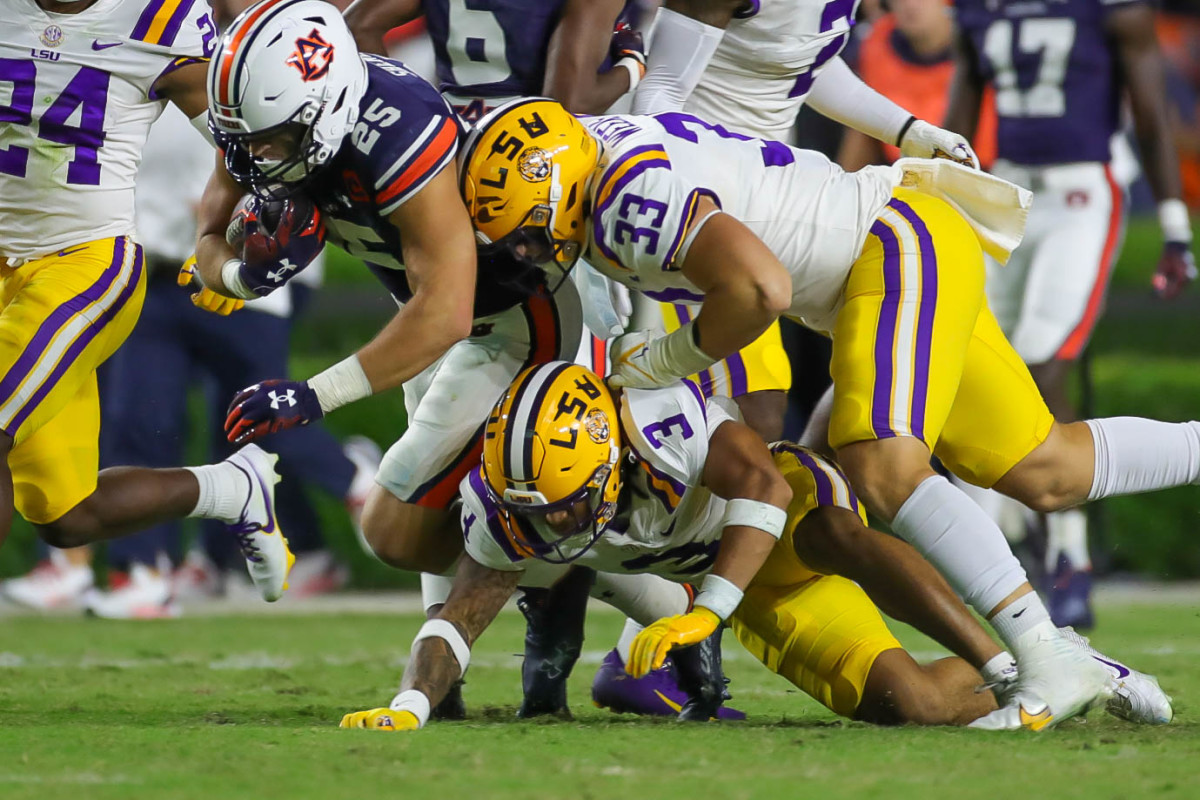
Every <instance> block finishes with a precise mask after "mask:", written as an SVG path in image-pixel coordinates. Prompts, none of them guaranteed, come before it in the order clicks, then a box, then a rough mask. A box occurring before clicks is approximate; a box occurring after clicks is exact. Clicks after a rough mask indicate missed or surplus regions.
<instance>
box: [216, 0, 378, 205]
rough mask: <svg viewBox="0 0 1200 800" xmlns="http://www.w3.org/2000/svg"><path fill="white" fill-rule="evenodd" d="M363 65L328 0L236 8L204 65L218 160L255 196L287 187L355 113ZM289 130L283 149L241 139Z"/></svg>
mask: <svg viewBox="0 0 1200 800" xmlns="http://www.w3.org/2000/svg"><path fill="white" fill-rule="evenodd" d="M366 85H367V69H366V66H365V65H364V64H363V61H362V59H361V58H360V57H359V54H358V47H357V46H356V45H355V43H354V37H353V36H352V35H351V34H350V30H349V28H347V27H346V23H345V22H344V21H343V20H342V15H341V13H340V12H339V11H338V10H337V8H336V7H335V6H332V5H330V4H329V3H326V2H322V0H262V2H260V3H256V4H255V5H252V6H250V7H249V8H247V9H246V10H245V11H243V12H242V13H241V14H239V15H238V16H237V18H236V19H235V20H234V21H233V24H231V25H230V26H229V28H228V30H226V31H225V32H224V33H223V34H222V35H221V39H220V41H219V42H218V43H217V48H216V53H215V54H214V56H213V59H212V61H211V62H210V63H209V65H208V124H209V128H210V130H211V131H212V133H213V137H214V138H215V139H216V141H217V144H218V146H220V147H221V149H222V150H224V151H225V165H226V167H227V168H228V169H229V173H230V174H231V175H232V176H233V177H234V178H235V179H236V180H238V181H239V182H242V183H244V184H248V185H249V186H251V187H252V188H253V190H254V192H255V193H256V194H259V195H260V196H263V197H267V198H272V199H279V198H283V197H287V196H289V195H291V194H294V193H295V192H296V191H297V190H299V188H300V187H301V186H302V185H303V184H304V182H305V181H307V179H308V178H309V177H310V176H311V175H312V174H313V173H314V172H315V171H316V170H317V169H319V168H320V167H322V166H324V165H325V164H327V163H328V162H329V161H330V160H331V159H332V158H333V156H334V155H335V154H336V153H337V151H338V149H339V148H340V147H341V146H342V140H343V139H345V137H346V135H347V134H349V133H350V131H351V130H352V129H353V127H354V124H355V123H356V122H357V121H358V112H359V103H360V101H361V100H362V96H363V93H364V92H365V91H366ZM290 131H295V132H296V134H297V137H296V138H297V142H296V146H295V148H294V150H293V152H292V153H291V154H290V155H289V156H287V157H285V158H278V159H276V158H260V157H255V156H254V155H253V154H252V153H251V152H250V149H249V147H248V143H249V142H250V141H251V140H255V139H259V138H264V137H270V136H272V135H274V134H280V133H286V132H290Z"/></svg>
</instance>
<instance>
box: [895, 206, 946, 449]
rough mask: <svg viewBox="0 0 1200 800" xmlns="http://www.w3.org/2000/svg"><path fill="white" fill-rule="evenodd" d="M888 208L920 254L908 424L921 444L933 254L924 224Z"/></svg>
mask: <svg viewBox="0 0 1200 800" xmlns="http://www.w3.org/2000/svg"><path fill="white" fill-rule="evenodd" d="M889 205H890V206H891V207H892V208H893V209H895V210H896V211H897V212H899V214H900V216H902V217H904V219H905V220H906V221H907V222H908V224H909V225H912V227H913V230H914V231H915V232H916V234H917V242H918V244H919V246H920V250H921V301H920V306H919V307H918V311H917V337H916V345H915V346H916V354H915V359H914V360H915V364H916V366H915V370H914V372H913V398H912V413H911V419H910V422H909V424H910V425H911V427H912V433H913V436H916V437H917V438H918V439H921V440H922V441H924V440H925V404H926V400H927V398H928V395H929V359H930V356H931V354H932V350H933V317H934V312H935V311H936V309H937V290H938V273H937V252H936V251H935V250H934V247H933V237H932V236H930V235H929V228H928V227H926V225H925V220H923V219H921V217H920V216H919V215H918V214H917V212H915V211H913V209H912V206H910V205H909V204H908V203H905V202H903V201H901V200H892V201H891V203H889Z"/></svg>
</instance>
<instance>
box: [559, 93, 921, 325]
mask: <svg viewBox="0 0 1200 800" xmlns="http://www.w3.org/2000/svg"><path fill="white" fill-rule="evenodd" d="M581 121H582V122H583V124H584V125H586V126H587V127H588V128H589V129H591V131H592V133H594V134H595V135H596V136H597V137H598V138H599V139H600V140H601V141H603V143H604V155H603V156H602V157H601V162H600V167H599V171H598V173H597V175H596V177H595V178H593V181H592V187H593V188H592V219H591V221H590V225H591V228H590V230H589V232H588V233H589V242H588V250H587V253H586V254H585V257H586V258H587V260H588V263H590V264H591V265H592V266H593V267H595V268H596V269H598V270H599V271H601V272H602V273H604V274H605V275H607V276H609V277H611V278H612V279H614V280H616V281H619V282H621V283H624V284H625V285H627V286H629V287H630V288H631V289H637V290H639V291H641V292H642V293H644V294H646V295H647V296H649V297H651V298H653V299H655V300H662V301H664V302H671V303H695V302H701V301H702V300H703V299H704V298H703V295H701V294H700V292H699V291H698V290H697V289H696V287H695V286H694V285H693V284H692V283H691V281H689V280H688V279H687V278H685V277H684V276H683V273H682V272H680V271H679V264H680V263H682V262H683V260H684V256H685V255H686V253H687V250H688V248H689V247H690V245H691V242H692V240H693V239H694V238H695V235H696V233H697V232H698V231H699V229H700V227H701V226H702V224H703V220H699V219H697V207H698V205H699V202H700V199H701V198H702V197H706V196H707V197H709V198H711V199H712V200H713V201H714V202H715V203H716V204H717V205H718V206H719V207H720V208H721V210H722V211H724V212H725V213H727V214H729V215H731V216H733V217H734V218H735V219H737V220H739V221H740V222H742V224H744V225H746V226H747V227H748V228H750V230H752V231H753V232H754V233H755V234H756V235H757V236H758V237H759V238H760V239H762V240H763V242H764V243H766V245H767V246H768V247H769V248H770V249H771V252H773V253H774V254H775V256H776V257H777V258H778V259H779V260H780V261H781V262H783V265H784V266H785V267H787V269H788V272H790V273H791V276H792V307H791V308H790V309H789V310H788V312H787V314H788V316H792V317H796V318H799V319H801V320H802V321H803V322H804V323H805V324H806V325H808V326H809V327H812V328H815V329H817V330H830V328H831V327H832V324H833V318H834V317H835V316H836V314H837V311H838V309H840V307H841V297H842V289H843V287H844V285H845V282H846V277H847V275H848V274H849V272H850V267H851V265H852V264H853V263H854V260H855V259H856V258H857V257H858V255H859V253H860V252H861V251H862V246H863V242H864V241H865V240H866V237H867V234H868V232H869V231H870V228H871V225H872V224H873V222H874V220H875V217H876V216H878V215H879V213H880V212H881V211H882V210H883V207H884V206H885V205H887V203H888V201H889V200H890V199H891V196H892V189H893V188H894V187H895V185H896V179H897V172H896V171H895V170H893V169H891V168H890V167H866V168H864V169H861V170H859V171H858V172H852V173H847V172H845V171H844V170H842V169H841V168H840V167H838V166H837V165H836V164H834V163H832V162H831V161H830V160H829V159H828V158H826V157H825V156H823V155H821V154H820V153H816V152H813V151H811V150H799V149H796V148H794V147H789V146H788V145H785V144H783V143H782V142H775V141H767V140H763V139H752V138H750V137H748V136H742V135H740V134H734V133H730V132H729V131H727V130H726V129H724V128H723V127H721V126H719V125H713V124H711V123H709V122H705V121H704V120H701V119H699V118H697V117H694V116H692V115H690V114H684V113H674V112H673V113H667V114H658V115H656V116H653V117H631V116H630V117H626V116H601V117H590V118H584V119H582V120H581ZM693 223H695V224H693Z"/></svg>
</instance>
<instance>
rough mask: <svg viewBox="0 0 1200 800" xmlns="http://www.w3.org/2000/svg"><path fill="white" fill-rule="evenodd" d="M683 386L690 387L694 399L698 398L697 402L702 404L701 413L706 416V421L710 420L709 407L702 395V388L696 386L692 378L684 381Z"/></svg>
mask: <svg viewBox="0 0 1200 800" xmlns="http://www.w3.org/2000/svg"><path fill="white" fill-rule="evenodd" d="M683 385H684V386H686V387H688V389H690V390H691V392H692V397H694V398H696V402H697V403H699V404H700V413H701V414H703V415H704V419H705V420H706V421H707V420H708V406H707V405H706V404H705V401H704V395H703V394H701V393H700V387H698V386H696V384H695V383H693V382H692V380H691V379H690V378H684V379H683Z"/></svg>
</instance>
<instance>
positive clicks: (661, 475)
mask: <svg viewBox="0 0 1200 800" xmlns="http://www.w3.org/2000/svg"><path fill="white" fill-rule="evenodd" d="M629 449H630V450H632V451H633V454H634V455H635V456H637V459H638V461H640V462H642V464H644V465H645V466H646V471H647V472H649V473H650V475H651V476H652V477H654V478H655V479H656V480H659V481H661V482H663V483H665V484H666V485H667V486H670V487H671V491H673V492H675V494H676V495H677V496H678V497H680V498H682V497H683V493H684V492H686V491H687V487H686V486H684V485H683V484H682V483H680V482H679V481H677V480H675V479H674V478H672V477H671V476H670V475H668V474H667V473H665V472H663V471H662V470H659V469H655V467H654V465H653V464H651V463H650V459H648V458H646V457H645V456H644V455H642V454H641V453H640V452H638V449H637V446H636V445H634V443H633V440H632V438H630V440H629ZM651 491H656V490H655V489H654V488H653V486H652V487H651ZM667 507H668V508H669V509H671V510H672V511H674V510H675V506H674V505H672V504H668V506H667Z"/></svg>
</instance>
